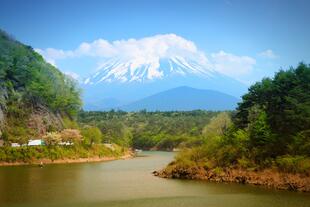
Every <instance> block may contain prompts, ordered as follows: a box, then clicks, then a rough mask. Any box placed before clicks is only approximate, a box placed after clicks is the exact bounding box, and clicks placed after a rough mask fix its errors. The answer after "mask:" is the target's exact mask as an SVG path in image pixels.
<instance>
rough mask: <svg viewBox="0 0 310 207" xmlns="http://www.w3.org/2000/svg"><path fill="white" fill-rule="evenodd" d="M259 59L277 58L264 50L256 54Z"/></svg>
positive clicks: (271, 52) (270, 51)
mask: <svg viewBox="0 0 310 207" xmlns="http://www.w3.org/2000/svg"><path fill="white" fill-rule="evenodd" d="M258 55H259V56H260V57H263V58H269V59H275V58H277V57H278V56H277V55H276V54H275V53H274V52H273V51H272V50H270V49H268V50H265V51H263V52H261V53H259V54H258Z"/></svg>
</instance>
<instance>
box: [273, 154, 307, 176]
mask: <svg viewBox="0 0 310 207" xmlns="http://www.w3.org/2000/svg"><path fill="white" fill-rule="evenodd" d="M276 165H277V167H278V169H279V170H281V171H283V172H289V173H307V174H310V158H306V157H303V156H295V157H294V156H290V155H286V156H281V157H277V159H276Z"/></svg>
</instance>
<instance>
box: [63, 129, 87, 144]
mask: <svg viewBox="0 0 310 207" xmlns="http://www.w3.org/2000/svg"><path fill="white" fill-rule="evenodd" d="M60 136H61V139H62V140H63V141H65V142H71V143H79V142H80V141H81V140H82V135H81V134H80V131H79V130H77V129H64V130H63V131H61V133H60Z"/></svg>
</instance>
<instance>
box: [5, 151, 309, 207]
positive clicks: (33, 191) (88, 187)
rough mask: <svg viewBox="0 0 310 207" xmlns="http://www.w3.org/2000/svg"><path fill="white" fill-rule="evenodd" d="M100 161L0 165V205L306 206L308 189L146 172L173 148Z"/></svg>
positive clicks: (162, 163) (164, 159)
mask: <svg viewBox="0 0 310 207" xmlns="http://www.w3.org/2000/svg"><path fill="white" fill-rule="evenodd" d="M141 155H142V156H141V157H137V158H134V159H129V160H117V161H110V162H102V163H83V164H57V165H46V166H45V167H43V168H39V167H37V166H12V167H0V206H1V207H42V206H55V207H56V206H57V207H71V206H72V207H73V206H74V207H82V206H83V207H105V206H109V207H114V206H117V207H118V206H126V207H128V206H135V207H136V206H137V207H139V206H145V207H153V206H159V207H166V206H167V207H183V206H184V207H195V206H198V207H200V206H201V207H202V206H203V207H208V206H210V207H224V206H225V207H226V206H229V207H268V206H274V207H299V206H300V207H309V206H310V194H306V193H296V192H287V191H277V190H270V189H266V188H263V187H255V186H249V185H239V184H224V183H210V182H206V181H189V180H169V179H163V178H158V177H155V176H153V175H152V171H154V170H158V169H161V168H163V167H164V166H165V165H166V164H167V163H169V162H170V161H171V160H172V159H173V156H174V154H173V153H171V152H142V154H141Z"/></svg>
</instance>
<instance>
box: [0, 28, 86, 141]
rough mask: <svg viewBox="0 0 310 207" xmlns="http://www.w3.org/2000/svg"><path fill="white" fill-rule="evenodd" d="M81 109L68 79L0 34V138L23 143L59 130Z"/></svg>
mask: <svg viewBox="0 0 310 207" xmlns="http://www.w3.org/2000/svg"><path fill="white" fill-rule="evenodd" d="M80 108H81V99H80V91H79V89H78V88H77V87H76V84H75V82H74V81H73V80H71V79H70V78H69V77H67V76H66V75H64V74H63V73H61V72H60V71H59V70H58V69H57V68H55V67H54V66H52V65H50V64H48V63H46V62H45V61H44V60H43V58H42V57H41V56H40V55H39V54H38V53H36V52H35V51H34V50H33V49H32V48H31V47H30V46H26V45H23V44H22V43H20V42H18V41H16V40H15V39H14V38H13V37H11V36H10V35H8V34H6V33H5V32H4V31H1V30H0V136H1V138H2V139H3V140H4V141H10V142H19V143H23V142H26V141H27V140H28V139H30V138H36V137H38V136H42V135H44V134H45V133H46V132H48V131H54V130H60V129H62V128H63V127H64V125H65V124H66V122H70V120H71V119H72V118H73V117H74V116H75V115H76V114H77V112H78V111H79V110H80Z"/></svg>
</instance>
